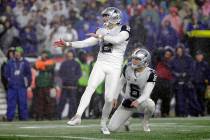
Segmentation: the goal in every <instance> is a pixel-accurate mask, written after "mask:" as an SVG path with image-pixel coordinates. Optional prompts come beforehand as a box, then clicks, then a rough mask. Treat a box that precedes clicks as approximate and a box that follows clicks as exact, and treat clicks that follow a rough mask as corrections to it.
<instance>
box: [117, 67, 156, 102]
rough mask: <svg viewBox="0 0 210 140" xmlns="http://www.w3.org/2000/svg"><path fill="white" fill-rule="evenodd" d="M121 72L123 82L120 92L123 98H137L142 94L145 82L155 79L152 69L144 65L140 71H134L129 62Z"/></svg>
mask: <svg viewBox="0 0 210 140" xmlns="http://www.w3.org/2000/svg"><path fill="white" fill-rule="evenodd" d="M122 74H123V75H122V76H124V80H125V82H124V83H125V84H124V87H123V89H122V90H123V91H122V93H121V94H122V96H123V97H124V98H132V99H137V98H139V97H140V96H141V95H142V94H143V90H144V88H145V85H146V84H147V82H155V81H156V79H157V76H156V74H155V71H154V70H153V69H151V68H149V67H146V68H145V69H144V71H142V72H141V73H139V72H137V73H136V72H135V71H134V69H133V68H132V67H131V65H130V64H128V65H127V66H125V67H124V68H123V72H122Z"/></svg>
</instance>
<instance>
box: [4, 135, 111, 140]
mask: <svg viewBox="0 0 210 140" xmlns="http://www.w3.org/2000/svg"><path fill="white" fill-rule="evenodd" d="M0 137H21V138H64V139H80V140H113V139H104V138H102V139H101V138H93V137H76V136H34V135H0Z"/></svg>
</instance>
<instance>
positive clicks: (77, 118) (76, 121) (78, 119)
mask: <svg viewBox="0 0 210 140" xmlns="http://www.w3.org/2000/svg"><path fill="white" fill-rule="evenodd" d="M67 124H68V125H71V126H74V125H80V124H81V117H80V116H79V115H75V116H74V117H73V118H71V120H70V121H68V122H67Z"/></svg>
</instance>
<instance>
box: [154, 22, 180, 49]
mask: <svg viewBox="0 0 210 140" xmlns="http://www.w3.org/2000/svg"><path fill="white" fill-rule="evenodd" d="M157 40H158V45H159V47H165V46H171V47H172V48H175V46H176V44H177V43H178V41H179V38H178V34H177V32H176V30H174V29H173V28H172V27H171V23H170V21H169V20H165V21H164V22H163V24H162V26H161V28H160V31H159V34H158V39H157Z"/></svg>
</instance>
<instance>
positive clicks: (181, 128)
mask: <svg viewBox="0 0 210 140" xmlns="http://www.w3.org/2000/svg"><path fill="white" fill-rule="evenodd" d="M66 122H67V120H64V121H40V122H36V121H28V122H0V139H1V140H69V139H71V140H74V139H75V140H78V139H82V140H210V117H201V118H154V119H152V120H151V123H150V124H151V125H150V126H151V130H152V131H151V132H150V133H145V132H143V128H142V126H141V122H140V119H132V121H131V127H130V129H131V130H130V132H126V131H125V130H124V128H121V129H120V131H119V132H117V133H111V135H108V136H105V135H102V134H101V133H100V126H99V122H100V121H99V120H83V121H82V125H80V126H67V125H66Z"/></svg>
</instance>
